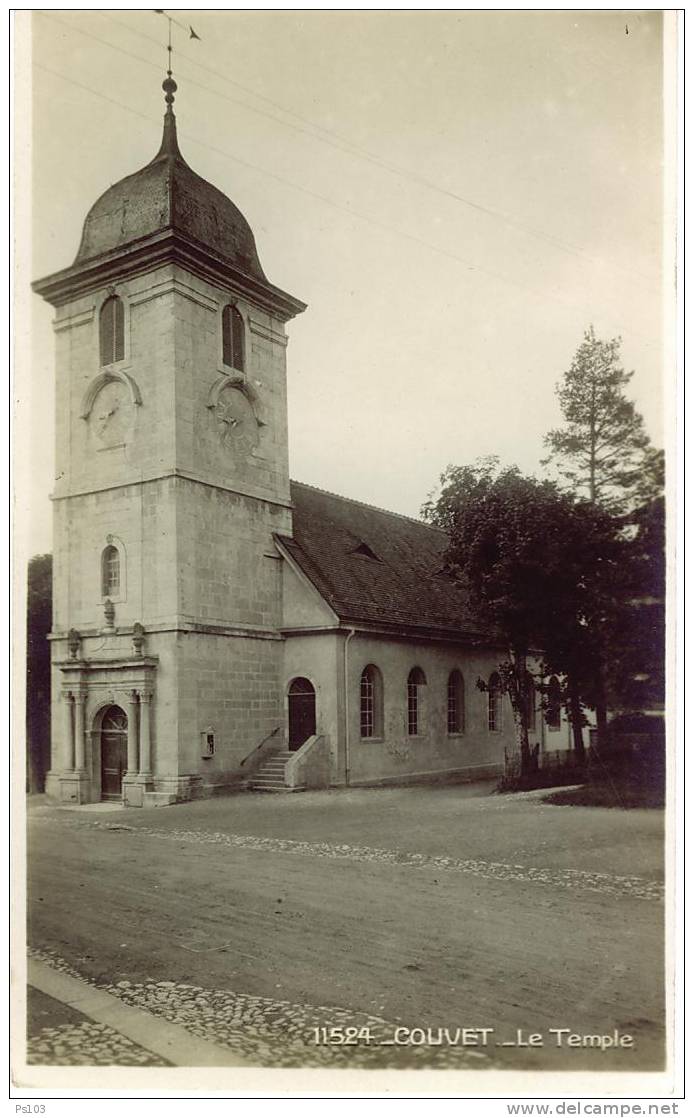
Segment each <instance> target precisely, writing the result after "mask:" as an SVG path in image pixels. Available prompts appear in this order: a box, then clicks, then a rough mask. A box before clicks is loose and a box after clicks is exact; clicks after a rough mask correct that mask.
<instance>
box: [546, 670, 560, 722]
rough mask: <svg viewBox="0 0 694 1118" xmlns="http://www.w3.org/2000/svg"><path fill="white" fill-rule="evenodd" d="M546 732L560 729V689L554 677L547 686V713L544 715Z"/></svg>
mask: <svg viewBox="0 0 694 1118" xmlns="http://www.w3.org/2000/svg"><path fill="white" fill-rule="evenodd" d="M545 721H546V722H547V729H548V730H559V729H560V728H561V687H560V685H559V680H558V679H557V677H556V676H555V675H553V676H552V678H551V679H550V681H549V683H548V684H547V713H546V714H545Z"/></svg>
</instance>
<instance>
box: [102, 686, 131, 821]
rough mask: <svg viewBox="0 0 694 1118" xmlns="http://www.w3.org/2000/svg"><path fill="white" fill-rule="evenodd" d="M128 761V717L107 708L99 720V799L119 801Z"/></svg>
mask: <svg viewBox="0 0 694 1118" xmlns="http://www.w3.org/2000/svg"><path fill="white" fill-rule="evenodd" d="M127 759H128V717H127V715H126V713H125V711H124V710H121V708H120V707H109V708H108V710H107V711H106V713H105V714H104V717H103V719H102V720H101V798H102V800H119V799H120V798H121V795H122V793H123V774H124V773H125V770H126V767H127Z"/></svg>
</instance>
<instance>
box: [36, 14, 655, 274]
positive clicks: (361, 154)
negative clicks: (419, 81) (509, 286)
mask: <svg viewBox="0 0 694 1118" xmlns="http://www.w3.org/2000/svg"><path fill="white" fill-rule="evenodd" d="M38 14H40V15H42V16H43V17H44V18H46V19H50V20H52V21H53V22H55V23H57V24H61V25H62V26H64V27H66V28H68V29H69V30H71V31H75V32H77V33H78V34H80V35H83V36H85V37H87V38H90V39H93V40H95V41H96V42H99V43H101V44H102V45H104V46H106V47H108V48H110V49H111V50H113V51H117V52H118V53H120V54H124V55H126V56H127V57H130V58H133V59H134V60H135V61H138V62H140V63H141V64H142V65H146V66H149V67H150V68H153V69H156V70H159V66H158V65H157V63H154V62H152V61H151V60H150V59H145V58H142V56H141V55H137V54H133V53H132V51H129V50H126V49H125V48H124V47H121V46H117V45H116V44H115V43H112V42H110V41H109V40H108V39H103V38H101V37H100V36H99V35H95V34H94V33H93V32H91V31H86V30H84V28H81V27H76V26H75V25H74V24H72V23H68V22H66V21H65V20H61V19H59V18H57V17H56V16H55V15H53V14H52V13H46V12H39V13H38ZM98 14H99V15H101V16H102V17H103V18H104V19H107V20H109V22H111V23H113V24H115V25H117V26H120V27H123V28H124V29H126V30H128V31H129V32H130V33H131V34H133V35H137V36H139V37H141V38H144V39H147V40H148V41H150V42H153V43H155V44H156V45H158V46H160V45H161V44H160V42H159V40H158V39H156V38H155V37H154V36H151V35H147V34H146V33H145V32H142V31H139V30H137V29H136V28H134V27H132V26H131V25H130V24H127V23H124V22H123V21H122V20H117V19H114V18H113V17H112V16H107V15H106V14H105V13H102V12H99V13H98ZM167 18H168V17H167ZM176 55H177V58H178V59H181V58H182V59H184V60H185V61H186V62H188V63H190V64H191V65H193V66H196V67H198V68H199V69H201V70H203V71H205V72H206V73H211V74H213V75H214V76H215V77H217V78H219V79H220V80H222V81H226V82H228V83H229V84H231V85H234V86H236V87H237V88H239V89H241V90H243V91H244V92H245V93H249V94H250V95H251V96H253V97H256V98H258V99H260V100H262V101H265V102H266V103H267V104H270V105H272V106H273V107H274V108H278V109H279V110H280V111H281V112H283V113H285V114H287V115H290V116H294V117H295V118H296V119H297V120H301V121H302V123H303V124H308V125H309V128H310V129H311V131H309V130H307V129H306V128H304V127H301V126H299V125H296V124H293V123H292V122H291V121H287V120H282V119H281V118H279V117H277V116H276V115H275V114H273V113H269V112H267V111H266V110H264V109H261V108H258V107H257V106H254V105H249V104H248V103H247V102H245V101H239V100H238V99H237V98H234V97H230V96H229V95H228V94H225V93H222V92H221V91H219V90H215V89H212V88H211V87H210V86H208V85H205V84H204V83H201V82H196V81H195V80H194V79H193V78H190V77H186V82H187V83H188V84H190V85H191V86H193V87H195V88H198V89H202V90H203V91H205V92H207V93H210V94H212V95H213V96H216V97H220V98H222V99H223V100H226V101H228V102H229V103H230V104H234V105H237V106H239V107H240V108H242V109H245V110H247V111H248V112H251V113H255V114H257V115H259V116H262V117H265V118H266V119H269V120H272V121H274V122H275V123H277V124H280V125H281V126H283V127H285V128H289V129H292V130H293V131H295V132H297V133H300V134H302V135H305V136H308V137H310V138H311V139H314V140H317V141H318V142H320V143H325V144H328V145H329V146H331V147H333V148H334V149H335V150H337V151H341V152H342V153H343V154H346V155H350V156H352V157H354V158H359V159H363V160H366V161H367V162H369V163H371V164H373V165H374V166H377V167H380V168H382V169H383V170H386V171H387V172H389V173H390V174H393V175H396V176H398V177H400V178H403V179H409V180H410V181H412V182H414V183H415V184H417V185H419V186H420V187H424V188H425V189H428V190H432V191H435V192H437V193H438V194H441V195H443V196H444V197H447V198H450V199H452V200H454V201H456V202H459V203H461V204H462V205H464V206H467V207H469V208H471V209H473V210H475V211H477V212H479V213H482V214H484V215H486V216H487V217H490V218H493V219H496V220H498V221H502V222H504V223H505V224H507V225H508V226H510V227H512V228H514V229H517V230H518V231H520V232H521V233H523V234H525V235H526V236H530V237H533V238H536V239H538V240H541V241H544V242H545V243H547V244H550V245H552V246H553V247H555V248H557V249H559V250H560V251H562V252H565V253H568V254H570V255H572V256H574V257H576V258H579V259H583V260H586V261H587V262H588V263H591V264H593V265H599V266H603V265H604V264H607V266H608V267H610V268H612V269H613V270H615V271H619V272H622V273H624V274H627V275H629V276H630V277H632V278H633V277H637V278H638V279H640V280H642V281H644V282H645V283H646V284H647V285H648V286H649V287H651V289H653V281H652V278H651V277H649V276H647V275H645V274H644V273H641V272H638V271H636V270H635V269H626V268H622V267H621V266H620V265H618V264H615V263H614V262H609V261H607V262H606V261H604V260H603V259H601V258H599V257H595V256H592V255H591V254H589V253H586V252H585V251H583V250H581V249H578V248H576V247H575V246H573V245H570V244H568V243H567V242H564V241H561V240H559V239H558V238H556V237H553V236H552V235H550V234H547V233H544V232H542V231H540V230H537V229H535V228H533V227H531V226H528V225H527V224H526V223H524V222H522V221H520V220H519V219H517V218H514V217H511V216H510V215H508V214H505V213H503V212H502V211H500V210H495V209H492V208H490V207H488V206H484V205H482V204H481V203H479V202H475V201H473V200H472V199H469V198H466V197H464V196H463V195H461V194H458V193H457V192H455V191H452V190H449V189H448V188H447V187H443V186H441V185H439V184H436V183H434V182H432V181H431V180H429V179H426V178H425V177H423V176H421V175H418V174H417V173H416V172H412V171H409V170H407V169H404V168H402V167H398V166H396V165H394V164H391V163H388V162H387V161H385V160H383V159H381V158H379V157H377V156H375V155H373V153H371V152H369V151H367V150H366V149H364V148H361V147H359V146H358V145H356V144H353V143H352V141H350V140H346V139H345V138H344V137H341V136H339V135H338V134H336V133H334V132H331V131H330V130H327V129H324V128H322V126H320V125H317V124H315V122H313V121H310V120H309V119H308V118H306V117H302V116H301V115H300V114H298V113H295V112H294V111H293V110H291V109H286V108H285V107H284V106H282V105H279V104H278V102H275V101H272V100H271V99H270V98H267V97H264V96H263V95H262V94H258V93H256V92H255V91H253V90H250V89H248V88H247V87H246V86H243V85H242V84H241V83H240V82H237V81H235V80H234V79H232V78H229V77H228V76H227V75H224V74H221V73H220V72H219V71H218V70H216V69H215V68H214V67H210V66H206V65H205V64H203V63H201V62H198V61H197V60H195V59H193V58H191V57H190V56H189V55H187V54H183V53H181V52H180V51H177V52H176ZM317 132H321V133H323V135H317V134H316V133H317ZM335 141H337V142H335Z"/></svg>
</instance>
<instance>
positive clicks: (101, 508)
mask: <svg viewBox="0 0 694 1118" xmlns="http://www.w3.org/2000/svg"><path fill="white" fill-rule="evenodd" d="M163 89H164V93H165V100H166V113H165V117H164V130H163V137H162V142H161V146H160V148H159V151H158V152H157V154H156V155H155V157H154V159H152V161H151V162H150V163H148V164H147V165H146V166H145V167H143V168H142V169H141V170H139V171H137V172H136V173H135V174H132V175H129V176H128V177H127V178H124V179H123V180H121V181H120V182H118V183H116V184H115V185H114V186H112V187H110V189H109V190H107V191H106V192H105V194H103V195H102V196H101V197H100V198H99V199H98V200H97V202H96V203H95V204H94V206H93V207H92V208H91V210H90V211H89V213H88V215H87V217H86V220H85V223H84V228H83V232H82V239H81V243H80V247H79V251H78V253H77V257H76V259H75V261H74V263H73V264H72V266H71V267H69V268H66V269H64V270H63V271H60V272H58V273H56V274H54V275H52V276H49V277H47V278H46V279H43V280H40V281H38V282H37V283H35V284H34V290H35V291H36V292H38V294H40V295H41V296H42V297H43V298H44V299H46V300H47V301H48V302H49V303H51V304H52V305H53V306H54V307H55V311H56V314H55V321H54V329H55V334H56V481H55V488H54V492H53V509H54V556H53V572H54V573H53V579H54V583H53V626H54V632H53V633H52V634H51V638H50V639H51V647H52V665H53V668H52V672H53V675H52V689H53V690H52V694H53V698H52V759H51V771H50V773H49V775H48V779H47V790H48V791H49V793H50V794H52V795H54V796H56V797H59V798H61V799H63V800H66V801H72V802H80V801H90V800H99V799H102V798H119V797H123V799H124V801H125V802H126V803H130V804H141V803H157V802H171V801H173V800H175V799H181V798H187V797H190V796H194V795H196V794H209V793H211V792H212V790H213V789H214V788H215V787H217V786H224V785H226V784H229V783H232V782H233V781H234V777H235V774H236V772H237V770H238V766H239V764H240V762H241V760H242V759H243V758H244V757H245V756H247V754H248V753H250V752H251V751H252V750H253V749H254V748H255V746H256V745H258V744H259V743H260V742H261V741H262V740H263V739H264V738H265V737H267V736H268V735H269V734H271V733H272V732H273V731H274V730H275V729H276V728H277V727H280V728H281V727H282V726H283V722H284V710H283V702H282V689H281V681H280V670H281V648H282V644H281V636H280V633H279V627H280V625H281V601H280V575H279V562H278V557H277V553H276V550H275V547H274V542H273V534H274V533H276V532H277V533H280V534H283V535H287V534H289V533H290V532H291V503H290V496H289V478H288V456H287V408H286V333H285V326H286V323H287V322H288V321H289V320H290V319H291V318H292V317H294V315H296V314H298V313H300V312H301V311H303V310H304V309H305V305H304V304H303V303H301V302H300V301H299V300H297V299H295V298H293V297H292V296H291V295H288V294H286V293H285V292H284V291H281V290H280V289H279V288H277V287H275V286H273V285H272V284H271V283H270V282H269V281H268V279H267V277H266V276H265V274H264V272H263V269H262V267H261V265H260V261H259V258H258V254H257V250H256V246H255V240H254V237H253V233H252V231H251V229H250V226H249V225H248V222H247V221H246V219H245V218H244V217H243V215H242V214H241V212H240V211H239V210H238V209H237V207H236V206H235V205H234V204H233V203H232V202H231V201H230V200H229V198H227V197H226V196H225V195H224V194H222V192H221V191H219V190H218V189H217V188H216V187H214V186H212V185H211V184H210V183H208V182H206V181H205V180H204V179H203V178H201V177H200V176H199V175H197V174H196V173H195V172H194V171H193V170H192V169H191V168H190V167H189V166H188V164H187V163H186V161H185V160H184V158H183V156H182V155H181V152H180V150H179V146H178V140H177V135H176V119H175V116H174V111H173V103H174V95H175V92H176V83H175V82H174V81H173V78H172V77H171V74H170V72H169V74H168V77H167V79H166V80H165V82H164V83H163Z"/></svg>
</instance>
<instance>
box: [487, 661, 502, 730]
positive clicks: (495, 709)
mask: <svg viewBox="0 0 694 1118" xmlns="http://www.w3.org/2000/svg"><path fill="white" fill-rule="evenodd" d="M501 698H502V692H501V676H500V675H499V673H498V672H492V674H491V675H490V677H489V683H488V684H487V713H488V723H487V724H488V727H489V729H490V730H494V731H496V730H500V729H501Z"/></svg>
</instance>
